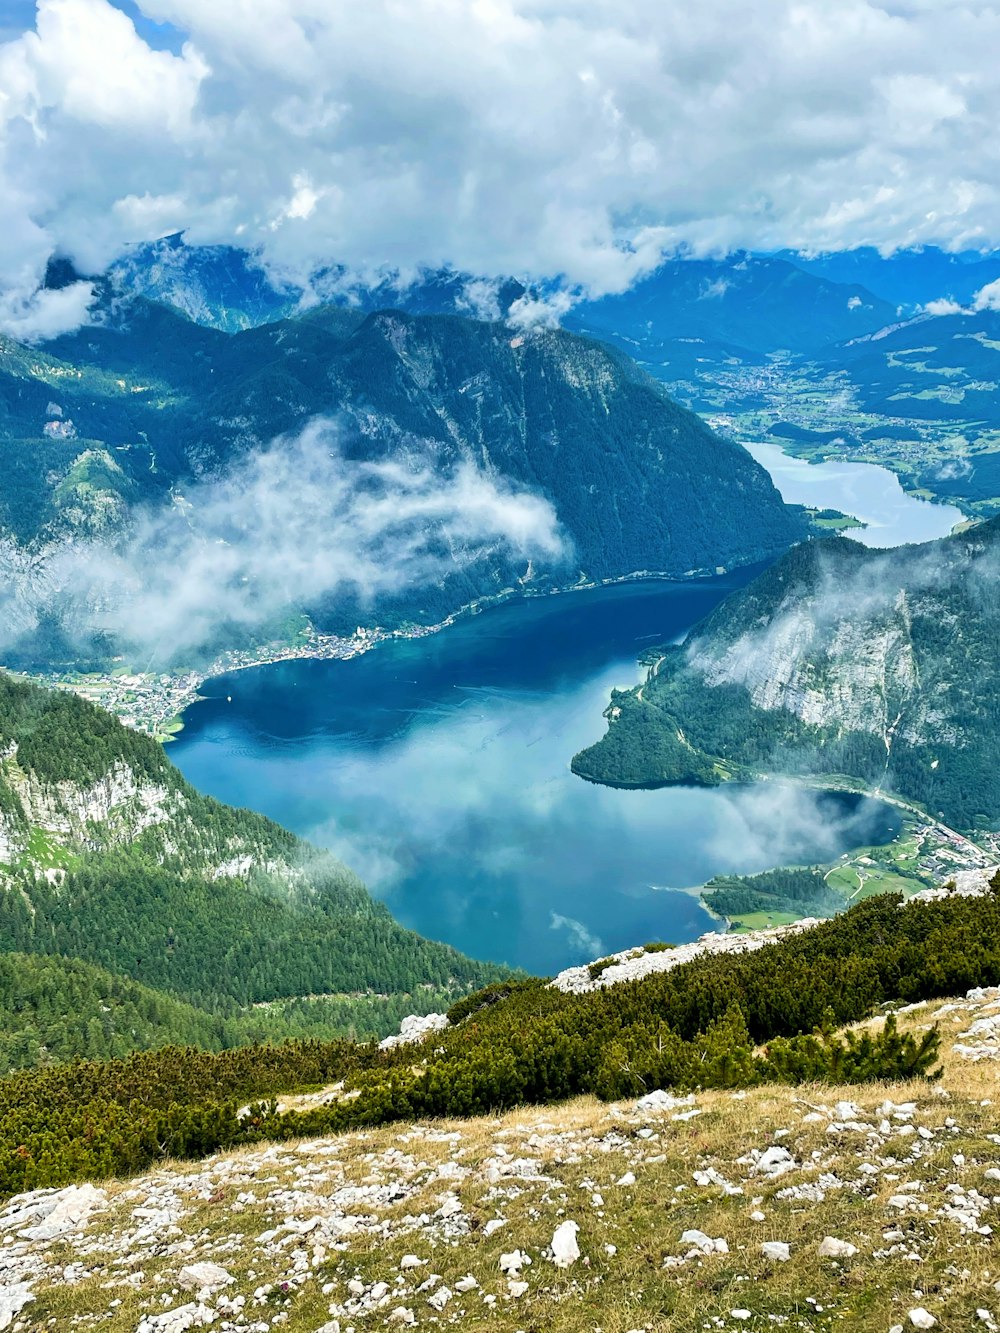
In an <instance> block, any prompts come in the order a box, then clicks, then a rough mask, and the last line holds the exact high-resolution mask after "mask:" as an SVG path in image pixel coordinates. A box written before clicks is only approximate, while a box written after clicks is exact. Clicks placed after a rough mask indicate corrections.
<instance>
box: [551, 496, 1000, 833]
mask: <svg viewBox="0 0 1000 1333" xmlns="http://www.w3.org/2000/svg"><path fill="white" fill-rule="evenodd" d="M998 641H1000V520H997V519H994V520H991V521H990V522H987V523H983V524H981V525H979V526H978V527H975V528H973V529H971V530H969V531H968V532H966V533H964V534H961V535H958V536H951V537H947V538H945V539H943V540H942V541H938V542H934V543H931V544H928V545H927V546H921V547H913V546H909V547H908V546H904V547H898V548H896V549H893V550H888V551H880V550H872V549H870V548H867V547H863V546H860V545H858V544H857V543H855V542H851V541H845V540H843V539H842V538H837V539H832V540H829V541H823V542H810V543H807V544H805V545H803V546H800V547H797V548H796V549H795V550H794V551H791V552H789V553H788V554H787V555H786V556H785V557H783V558H782V559H781V560H779V561H778V562H777V563H776V564H775V565H773V566H772V567H771V568H770V569H768V570H767V571H766V572H765V573H764V574H762V575H761V576H760V577H759V578H757V579H756V580H755V581H754V582H753V583H751V584H750V585H749V586H748V587H747V588H746V589H744V590H743V591H741V592H738V593H736V594H734V595H733V596H732V597H730V598H728V599H727V600H726V601H725V602H724V603H723V604H722V605H721V606H720V607H719V608H718V609H717V610H716V611H715V612H714V613H713V614H712V615H711V616H709V617H708V618H707V619H706V620H705V621H704V622H703V623H702V624H701V625H699V626H697V627H696V628H695V629H694V630H693V631H692V633H691V635H690V637H689V638H688V640H687V642H686V643H685V644H683V645H682V646H678V647H667V648H664V650H663V656H662V659H661V660H660V662H659V663H658V664H657V666H655V667H654V668H653V670H652V671H651V673H650V676H649V679H648V680H647V681H646V682H645V683H644V684H643V685H642V687H641V688H640V689H638V690H634V691H628V692H624V691H623V692H619V693H616V694H615V696H614V697H613V699H612V702H611V707H610V709H609V710H608V718H609V726H608V733H607V735H606V737H605V738H604V739H603V740H602V741H600V742H599V743H598V744H597V745H594V746H592V747H591V748H590V749H589V750H586V751H584V752H583V753H582V754H579V755H577V757H576V759H575V760H574V767H575V769H576V771H577V772H579V773H581V774H583V775H584V776H587V777H590V778H593V779H595V780H597V781H605V782H611V783H619V784H625V785H645V784H652V785H656V784H658V783H669V782H688V781H695V782H701V783H715V782H719V781H723V780H725V779H727V778H736V779H738V778H740V777H741V776H745V775H747V774H749V773H753V772H760V771H763V772H766V773H771V774H780V773H796V774H810V775H837V774H846V775H848V776H849V777H851V778H853V779H855V780H857V781H860V782H863V783H864V784H866V785H868V786H870V787H873V788H874V787H881V788H884V789H885V790H887V791H891V792H897V793H899V794H901V795H903V796H906V797H908V798H910V799H911V800H913V801H916V802H919V803H921V804H922V805H923V806H925V807H926V808H927V809H928V810H929V811H930V812H931V813H932V814H935V815H941V816H943V817H944V818H945V819H946V820H948V821H949V822H953V823H956V824H958V825H959V826H960V827H966V828H972V827H974V826H980V827H991V828H996V827H998V826H1000V766H998V764H997V748H998V742H1000V703H998V701H1000V655H998V653H997V643H998Z"/></svg>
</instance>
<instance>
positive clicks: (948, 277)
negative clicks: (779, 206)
mask: <svg viewBox="0 0 1000 1333" xmlns="http://www.w3.org/2000/svg"><path fill="white" fill-rule="evenodd" d="M776 257H777V258H780V259H787V260H789V261H790V262H791V263H793V264H795V265H796V267H797V268H800V269H803V270H804V271H805V272H806V273H811V274H813V275H814V276H816V277H819V278H825V279H827V280H829V281H830V282H838V283H859V284H860V285H861V286H862V287H866V288H867V289H868V290H869V291H871V292H874V293H875V294H876V295H877V296H879V297H880V298H881V299H882V300H883V301H888V302H889V303H890V304H891V305H895V306H898V307H900V310H901V311H902V312H903V313H904V314H913V313H915V312H916V310H917V307H918V306H923V305H926V304H927V303H928V302H929V301H937V300H952V301H957V302H958V303H959V304H960V305H968V304H969V302H970V301H971V300H972V298H973V296H974V295H975V293H976V292H978V291H980V290H981V288H983V287H985V286H986V285H987V284H989V283H991V282H995V281H996V280H997V278H1000V254H998V253H995V252H994V253H991V254H986V255H983V254H980V253H979V252H978V251H974V250H973V251H964V252H962V253H959V254H949V253H947V252H946V251H944V250H938V249H937V248H936V247H935V246H926V247H924V248H923V249H920V250H897V251H896V252H895V253H894V254H891V255H888V256H885V257H883V256H882V255H880V254H879V252H878V251H877V250H875V249H873V248H872V247H871V246H863V247H861V248H859V249H856V250H839V251H837V252H835V253H833V254H826V255H815V256H808V255H802V254H799V253H796V252H795V251H791V250H785V251H782V252H781V253H780V254H779V255H778V256H776Z"/></svg>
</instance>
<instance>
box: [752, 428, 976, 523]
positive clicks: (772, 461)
mask: <svg viewBox="0 0 1000 1333" xmlns="http://www.w3.org/2000/svg"><path fill="white" fill-rule="evenodd" d="M744 448H745V449H747V450H748V451H749V452H750V453H751V454H752V455H753V456H754V458H756V460H757V462H758V463H760V464H761V466H762V467H765V468H767V470H768V472H769V473H770V474H771V479H772V480H773V482H774V484H775V486H777V488H778V490H779V491H780V492H781V496H782V499H783V500H785V501H787V503H788V504H804V505H810V506H811V507H813V508H816V509H824V508H829V509H839V510H840V511H841V513H844V514H850V515H852V517H854V518H857V519H860V520H861V521H862V522H863V523H865V524H867V526H866V527H864V528H852V529H850V531H849V532H848V533H847V535H848V536H849V537H853V538H854V540H855V541H859V542H863V543H864V544H865V545H866V546H883V547H884V546H902V545H903V544H904V543H906V542H929V541H934V540H935V538H937V537H947V535H948V533H949V532H951V530H952V528H953V527H954V526H955V524H956V523H961V522H963V520H964V518H965V515H964V514H963V513H962V511H961V510H960V509H956V508H955V507H954V505H946V504H931V503H929V502H928V501H927V500H918V499H917V497H916V496H915V495H908V494H907V493H906V491H904V490H903V488H902V486H901V485H900V483H899V478H898V477H897V476H896V474H895V473H894V472H890V471H889V470H888V469H887V468H884V467H878V466H877V464H875V463H850V462H847V461H846V460H843V459H831V460H830V461H828V462H825V463H807V462H806V461H805V459H803V458H793V457H792V456H791V455H790V454H786V453H785V452H784V451H783V450H781V449H779V447H778V446H777V445H776V444H764V443H761V442H757V441H754V442H750V443H745V442H744Z"/></svg>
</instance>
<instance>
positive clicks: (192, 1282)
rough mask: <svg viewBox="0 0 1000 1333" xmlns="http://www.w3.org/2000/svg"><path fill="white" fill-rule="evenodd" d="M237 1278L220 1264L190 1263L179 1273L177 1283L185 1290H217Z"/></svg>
mask: <svg viewBox="0 0 1000 1333" xmlns="http://www.w3.org/2000/svg"><path fill="white" fill-rule="evenodd" d="M235 1280H236V1279H235V1278H234V1277H232V1276H231V1274H229V1273H227V1272H226V1270H225V1269H224V1268H220V1267H219V1265H218V1264H211V1263H203V1264H188V1265H187V1266H186V1267H185V1268H182V1269H181V1271H180V1272H179V1273H178V1274H177V1285H178V1286H180V1287H183V1288H184V1290H185V1291H206V1290H207V1291H216V1290H218V1288H219V1287H228V1286H229V1284H230V1282H235Z"/></svg>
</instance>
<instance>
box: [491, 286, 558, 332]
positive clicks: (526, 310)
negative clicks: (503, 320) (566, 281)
mask: <svg viewBox="0 0 1000 1333" xmlns="http://www.w3.org/2000/svg"><path fill="white" fill-rule="evenodd" d="M572 307H573V296H572V295H571V293H569V292H566V291H556V292H549V293H547V294H543V295H538V294H533V293H531V292H525V294H524V295H523V296H519V297H518V298H517V300H516V301H514V302H513V303H512V304H511V307H510V309H509V310H508V311H507V323H508V324H509V325H510V326H511V327H512V328H515V329H522V330H524V331H527V330H529V329H554V328H558V326H559V321H560V320H561V319H562V318H563V316H564V315H565V314H567V313H568V311H569V310H571V309H572Z"/></svg>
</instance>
